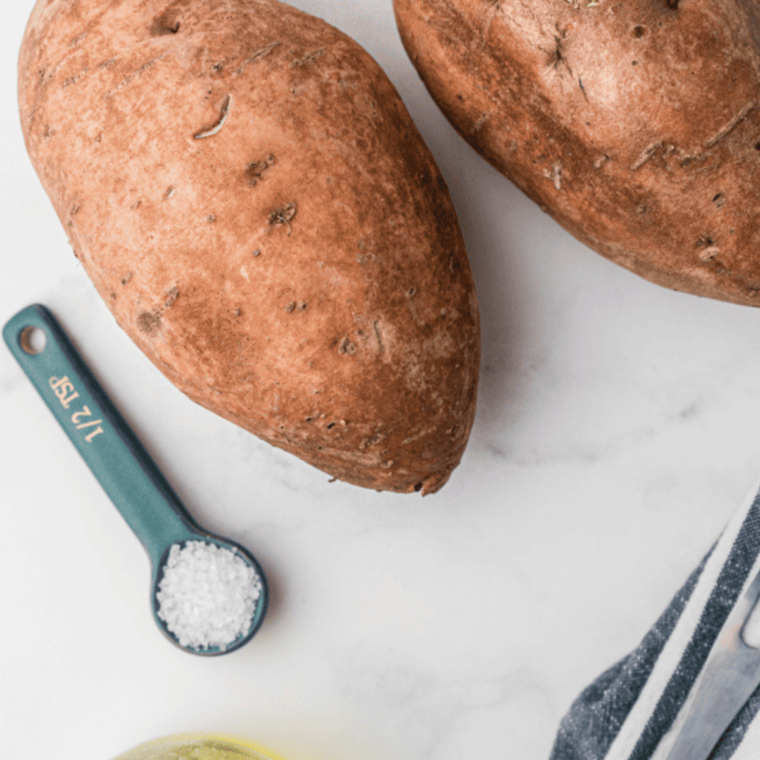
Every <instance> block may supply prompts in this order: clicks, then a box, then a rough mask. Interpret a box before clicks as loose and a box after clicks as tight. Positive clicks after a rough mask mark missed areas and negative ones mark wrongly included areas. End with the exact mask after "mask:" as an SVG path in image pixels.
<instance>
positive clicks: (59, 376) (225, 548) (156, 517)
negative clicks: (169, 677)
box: [3, 304, 268, 655]
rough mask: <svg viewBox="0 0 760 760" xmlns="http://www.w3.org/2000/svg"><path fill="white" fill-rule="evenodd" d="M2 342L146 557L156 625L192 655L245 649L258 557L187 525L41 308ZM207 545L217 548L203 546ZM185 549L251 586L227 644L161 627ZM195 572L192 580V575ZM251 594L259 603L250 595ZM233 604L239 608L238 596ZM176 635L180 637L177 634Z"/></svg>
mask: <svg viewBox="0 0 760 760" xmlns="http://www.w3.org/2000/svg"><path fill="white" fill-rule="evenodd" d="M3 338H4V339H5V342H6V343H7V344H8V347H9V348H10V350H11V352H12V353H13V356H14V357H15V358H16V360H17V361H18V363H19V364H20V365H21V368H22V369H23V370H24V372H25V373H26V374H27V376H28V377H29V379H30V380H31V381H32V384H33V385H34V387H35V388H36V389H37V391H38V392H39V394H40V395H41V396H42V398H43V400H44V401H45V403H46V404H47V406H48V408H49V409H50V411H51V412H52V413H53V416H54V417H55V418H56V419H57V420H58V422H59V423H60V424H61V426H62V427H63V429H64V430H65V431H66V433H67V435H68V436H69V438H70V439H71V441H72V443H73V444H74V446H75V447H76V448H77V450H78V451H79V453H80V454H81V455H82V457H83V458H84V460H85V462H86V463H87V465H88V466H89V468H90V469H91V470H92V472H93V474H94V475H95V477H96V478H97V479H98V481H99V482H100V484H101V486H102V487H103V489H104V490H105V492H106V493H107V494H108V496H109V497H110V499H111V501H113V503H114V505H115V506H116V508H117V509H118V510H119V512H121V514H122V516H123V517H124V519H125V520H126V521H127V524H128V525H129V527H130V528H132V530H133V531H134V533H135V535H136V536H137V537H138V538H139V539H140V541H141V542H142V544H143V546H144V547H145V549H146V551H147V552H148V556H149V557H150V561H151V584H152V585H151V596H150V600H151V608H152V610H153V617H154V619H155V621H156V623H157V624H158V626H159V628H160V629H161V630H162V631H163V632H164V634H165V635H166V636H167V637H168V638H169V640H170V641H171V642H173V643H174V644H176V645H177V646H179V647H180V648H182V649H184V650H185V651H188V652H192V653H193V654H200V655H218V654H223V653H225V652H231V651H233V650H235V649H238V648H240V647H241V646H243V644H245V643H246V642H247V641H249V640H250V639H251V637H252V636H253V635H254V633H256V631H257V630H258V628H259V626H260V625H261V622H262V620H263V618H264V613H265V612H266V608H267V601H268V591H267V583H266V579H265V577H264V572H263V571H262V569H261V567H260V565H259V563H258V562H257V561H256V559H255V558H254V557H253V556H252V555H251V554H250V553H249V552H248V551H246V550H245V549H244V548H243V547H241V546H239V545H238V544H236V543H233V542H232V541H228V540H226V539H223V538H219V537H218V536H214V535H212V534H210V533H208V532H206V531H204V530H203V529H202V528H200V527H199V526H198V525H197V524H196V523H195V522H194V521H193V519H192V518H191V517H190V515H189V514H188V513H187V511H186V510H185V508H184V507H183V505H182V503H181V502H180V500H179V498H178V497H177V495H176V494H175V493H174V491H173V490H172V488H171V486H170V485H169V484H168V483H167V481H166V480H165V479H164V477H163V475H162V474H161V473H160V472H159V470H158V467H156V465H155V463H154V462H153V460H152V459H151V458H150V456H149V455H148V453H147V451H146V450H145V449H144V448H143V446H142V444H141V443H140V442H139V441H138V439H137V437H136V436H135V435H134V433H133V432H132V431H131V430H130V428H129V426H128V425H127V423H126V422H125V421H124V419H123V418H122V416H121V415H120V414H119V412H118V410H117V409H116V407H115V406H114V405H113V404H112V403H111V401H110V400H109V398H108V397H107V396H106V394H105V391H104V390H103V389H102V388H101V387H100V385H99V384H98V382H97V380H95V378H94V377H93V376H92V374H91V373H90V371H89V370H88V369H87V367H86V366H85V364H84V362H83V361H82V359H81V357H80V356H79V354H78V353H77V351H76V349H75V348H74V347H73V345H72V344H71V342H70V341H69V339H68V338H67V336H66V334H65V333H64V332H63V330H62V329H61V327H60V325H59V324H58V322H57V321H56V319H55V317H54V316H53V315H52V314H51V313H50V311H49V310H48V309H47V308H46V307H45V306H42V305H41V304H35V305H32V306H28V307H27V308H25V309H23V310H22V311H20V312H19V313H18V314H16V315H15V316H14V317H12V318H11V319H10V321H9V322H8V323H7V324H6V325H5V328H4V329H3ZM208 545H211V546H215V547H218V550H219V551H217V550H214V549H206V548H205V547H206V546H208ZM173 548H174V551H172V549H173ZM185 550H187V552H189V553H190V554H193V553H194V552H196V550H199V551H201V552H202V553H203V554H204V557H206V556H207V555H208V556H211V555H220V552H221V556H222V557H223V559H224V562H225V570H226V573H227V574H229V573H232V575H235V574H237V575H240V571H241V570H242V571H243V572H242V575H243V576H245V575H247V576H248V578H249V580H250V583H249V584H248V586H246V587H245V597H246V605H247V607H246V608H247V609H250V608H251V602H252V601H253V608H252V612H251V617H250V621H249V622H248V624H247V626H245V624H243V625H241V626H240V630H239V632H238V633H237V634H236V635H234V638H233V639H232V640H231V641H227V640H226V639H224V640H222V639H219V637H218V636H217V637H216V638H217V639H219V641H218V643H208V644H207V643H205V641H204V642H203V643H192V642H195V641H196V640H198V636H190V637H189V638H188V636H187V633H186V631H185V632H183V630H181V629H179V628H178V626H177V625H176V623H174V631H173V630H170V628H169V626H170V625H171V624H172V622H171V620H170V622H168V623H167V621H166V620H164V619H163V617H167V618H172V615H171V614H167V612H165V611H164V610H163V608H162V605H161V599H162V595H161V593H160V592H161V588H162V581H164V579H165V577H166V578H167V579H168V578H169V576H170V575H171V573H172V572H173V571H172V569H171V568H172V566H174V565H175V564H176V562H177V556H178V552H179V555H180V556H181V555H182V553H184V552H185ZM170 553H171V558H170ZM241 561H242V563H245V564H244V565H242V564H241ZM251 570H252V571H253V572H252V573H251V572H250V571H251ZM178 572H181V571H178ZM194 575H195V576H196V577H197V572H194ZM209 580H211V579H209ZM184 582H185V583H187V581H186V580H185V581H184ZM201 585H203V583H202V584H201ZM175 588H176V586H175ZM212 588H213V585H212ZM234 588H235V587H233V590H234ZM185 592H186V589H182V593H185ZM257 592H258V598H255V597H256V593H257ZM168 593H171V590H168V591H167V590H166V589H165V590H164V595H163V598H164V599H166V594H168ZM203 593H206V595H207V596H208V590H207V589H206V591H205V592H204V590H203V589H199V591H198V599H199V600H200V599H201V596H202V594H203ZM222 596H224V595H222ZM233 596H235V594H233ZM185 601H186V602H187V601H188V600H187V599H186V600H185ZM233 602H235V603H237V602H238V599H233ZM167 609H168V608H167ZM162 616H163V617H162ZM178 630H179V634H178V633H176V632H175V631H178ZM204 635H205V634H204ZM205 637H206V639H207V640H208V641H213V640H214V637H211V638H209V637H208V636H207V635H205ZM189 641H190V642H191V643H188V642H189Z"/></svg>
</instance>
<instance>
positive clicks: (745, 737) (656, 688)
mask: <svg viewBox="0 0 760 760" xmlns="http://www.w3.org/2000/svg"><path fill="white" fill-rule="evenodd" d="M758 571H760V494H759V493H758V492H757V489H754V490H753V491H752V493H751V494H750V496H749V497H748V498H747V500H746V501H745V503H744V504H743V506H742V508H741V509H740V510H739V511H738V512H737V513H736V515H735V516H734V517H733V518H732V520H731V522H730V523H729V525H728V526H727V528H726V529H725V530H724V532H723V534H722V535H721V536H720V538H719V539H718V541H717V543H716V544H715V546H713V548H712V549H711V551H710V552H709V554H708V555H707V556H706V557H705V558H704V560H702V563H701V564H700V566H699V567H698V568H697V569H696V570H695V571H694V572H693V573H692V575H691V577H690V578H689V579H688V581H687V582H686V584H685V585H684V586H683V588H682V589H681V590H680V591H679V592H678V594H676V596H675V598H674V599H673V601H672V602H671V603H670V605H669V606H668V608H667V609H666V610H665V612H664V613H663V614H662V615H661V617H660V619H659V620H658V621H657V622H656V623H655V625H654V627H653V628H652V629H651V630H650V631H649V632H648V633H647V635H646V636H645V637H644V639H643V640H642V642H641V644H640V645H639V646H638V648H637V649H636V650H634V651H633V652H632V653H631V654H629V655H628V656H627V657H625V658H624V659H623V660H621V661H620V662H618V663H617V664H616V665H614V666H613V667H611V668H610V669H609V670H607V671H606V672H605V673H603V674H602V675H601V676H600V677H599V678H598V679H597V680H596V681H594V683H592V684H591V685H590V686H589V687H588V688H586V689H585V690H584V691H583V693H582V694H581V695H580V696H579V697H578V699H577V700H576V701H575V702H574V703H573V705H572V706H571V708H570V711H569V712H568V713H567V715H566V716H565V717H564V718H563V720H562V723H561V724H560V728H559V731H558V733H557V737H556V739H555V743H554V748H553V750H552V754H551V758H550V760H663V758H665V757H666V756H667V753H668V751H669V749H670V746H671V743H672V738H673V732H670V730H671V729H672V728H674V727H677V726H678V725H679V723H680V722H681V720H682V719H683V711H682V710H681V708H682V707H683V704H684V702H685V701H686V698H687V697H688V694H689V691H690V689H691V687H692V686H693V684H694V682H695V680H696V678H697V676H698V675H699V672H700V670H701V669H702V666H703V665H704V662H705V660H706V659H707V655H708V654H709V652H710V648H711V647H712V644H713V642H714V640H715V638H716V637H717V635H718V632H719V631H720V629H721V627H722V625H723V623H724V621H725V620H726V618H727V617H728V615H729V613H730V612H731V610H732V609H733V606H734V604H735V603H736V601H737V599H738V598H739V595H740V593H741V592H742V591H743V590H744V589H746V587H747V586H748V585H749V583H750V581H751V580H752V578H754V576H755V574H756V573H757V572H758ZM758 710H760V689H758V690H756V691H755V693H754V694H753V695H752V697H751V698H750V699H749V701H748V702H747V704H746V705H745V706H744V707H743V708H742V710H741V711H740V712H739V714H738V715H737V716H736V718H735V719H734V722H733V723H732V724H731V726H729V728H728V730H727V731H726V733H725V734H724V735H723V737H722V738H721V740H720V742H719V744H718V745H717V747H716V748H715V750H714V751H713V753H712V755H711V756H710V758H711V760H725V759H726V758H729V757H730V758H733V760H758V758H760V720H757V721H754V722H753V718H754V717H755V715H756V714H757V712H758ZM669 732H670V733H669Z"/></svg>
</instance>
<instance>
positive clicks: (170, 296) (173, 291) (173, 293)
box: [164, 285, 179, 309]
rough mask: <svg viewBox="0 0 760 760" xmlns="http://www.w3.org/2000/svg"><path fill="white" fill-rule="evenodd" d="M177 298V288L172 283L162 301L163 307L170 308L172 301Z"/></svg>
mask: <svg viewBox="0 0 760 760" xmlns="http://www.w3.org/2000/svg"><path fill="white" fill-rule="evenodd" d="M178 298H179V288H178V287H177V286H176V285H174V286H173V287H171V288H169V290H167V291H166V300H165V301H164V308H165V309H170V308H171V307H172V306H174V302H175V301H176V300H177V299H178Z"/></svg>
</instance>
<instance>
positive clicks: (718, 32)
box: [394, 0, 760, 305]
mask: <svg viewBox="0 0 760 760" xmlns="http://www.w3.org/2000/svg"><path fill="white" fill-rule="evenodd" d="M394 8H395V13H396V19H397V24H398V28H399V30H400V34H401V37H402V41H403V44H404V46H405V47H406V50H407V51H408V53H409V56H410V57H411V60H412V62H413V63H414V65H415V66H416V68H417V70H418V71H419V73H420V75H421V77H422V79H423V81H424V83H425V85H426V86H427V87H428V89H429V91H430V93H431V94H432V96H433V98H434V99H435V100H436V102H437V103H438V105H439V106H440V108H441V109H442V110H443V112H444V113H445V114H446V116H447V117H448V119H449V120H450V121H451V123H452V124H453V125H454V126H455V127H456V129H457V130H458V131H459V132H460V134H461V135H462V136H463V137H464V138H465V139H466V140H467V141H468V142H469V143H470V144H471V145H472V146H473V147H474V148H475V149H476V150H477V151H478V152H479V153H480V154H481V155H483V156H484V157H485V158H486V159H487V160H488V161H490V162H491V163H492V164H493V165H494V166H495V167H496V168H497V169H499V170H500V171H501V172H503V173H504V174H505V175H506V176H507V177H509V178H510V179H511V180H512V181H513V182H514V183H515V184H516V185H517V186H518V187H519V188H521V189H522V190H523V191H524V192H525V193H527V195H528V196H530V197H531V198H532V199H533V200H535V201H536V202H537V203H539V204H540V205H541V207H542V208H543V209H544V210H546V211H548V212H549V213H550V214H551V215H552V216H553V217H554V218H555V219H556V220H557V221H558V222H559V223H560V224H561V225H562V226H564V227H565V228H566V229H567V230H568V231H569V232H570V233H572V234H573V235H575V236H576V237H577V238H579V239H580V240H582V241H583V242H584V243H586V244H587V245H588V246H590V247H591V248H593V249H595V250H596V251H598V252H599V253H601V254H603V255H605V256H607V257H608V258H609V259H611V260H612V261H614V262H616V263H618V264H621V265H622V266H624V267H627V268H628V269H630V270H632V271H633V272H636V273H637V274H639V275H641V276H643V277H645V278H647V279H649V280H651V281H653V282H656V283H659V284H660V285H664V286H667V287H670V288H674V289H676V290H683V291H687V292H690V293H695V294H698V295H701V296H709V297H712V298H717V299H721V300H726V301H733V302H736V303H741V304H750V305H757V304H758V303H760V203H759V202H758V191H757V188H758V172H759V171H760V142H758V140H759V139H760V108H758V96H759V94H760V6H759V5H758V4H757V3H752V2H746V1H745V0H709V1H708V0H680V2H679V0H626V2H620V1H619V0H593V2H592V1H591V0H537V1H536V2H525V1H524V0H394Z"/></svg>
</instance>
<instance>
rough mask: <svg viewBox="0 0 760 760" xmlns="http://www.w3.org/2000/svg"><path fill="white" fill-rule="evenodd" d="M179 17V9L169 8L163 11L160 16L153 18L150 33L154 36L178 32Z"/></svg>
mask: <svg viewBox="0 0 760 760" xmlns="http://www.w3.org/2000/svg"><path fill="white" fill-rule="evenodd" d="M179 26H180V24H179V18H178V16H177V11H176V10H174V9H169V10H167V11H165V12H164V13H162V14H161V15H160V16H156V18H154V19H153V23H152V24H151V27H150V33H151V34H152V35H154V36H157V37H160V36H162V35H164V34H177V32H179Z"/></svg>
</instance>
